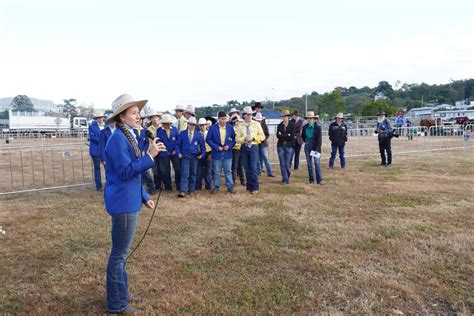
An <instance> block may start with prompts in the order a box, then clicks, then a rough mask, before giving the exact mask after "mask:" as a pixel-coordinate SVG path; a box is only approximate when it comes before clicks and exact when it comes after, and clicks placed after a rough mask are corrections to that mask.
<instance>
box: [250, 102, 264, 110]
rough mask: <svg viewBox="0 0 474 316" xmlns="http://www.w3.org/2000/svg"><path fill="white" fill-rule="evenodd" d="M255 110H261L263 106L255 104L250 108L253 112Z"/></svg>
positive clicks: (258, 103)
mask: <svg viewBox="0 0 474 316" xmlns="http://www.w3.org/2000/svg"><path fill="white" fill-rule="evenodd" d="M256 108H261V109H263V105H262V103H260V102H255V104H254V105H253V106H252V110H255V109H256Z"/></svg>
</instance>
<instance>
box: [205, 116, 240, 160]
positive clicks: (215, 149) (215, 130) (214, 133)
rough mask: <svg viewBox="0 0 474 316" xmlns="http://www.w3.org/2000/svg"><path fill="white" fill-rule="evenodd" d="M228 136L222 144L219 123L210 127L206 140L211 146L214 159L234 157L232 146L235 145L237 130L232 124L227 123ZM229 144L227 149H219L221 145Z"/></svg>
mask: <svg viewBox="0 0 474 316" xmlns="http://www.w3.org/2000/svg"><path fill="white" fill-rule="evenodd" d="M225 131H226V136H225V142H224V144H221V132H220V129H219V124H214V125H212V126H211V127H210V128H209V132H208V133H207V137H206V142H207V143H208V144H209V146H211V148H212V153H211V157H212V159H214V160H217V159H221V158H222V157H224V159H230V158H232V148H233V147H234V146H235V131H234V127H233V126H232V125H230V124H226V127H225ZM226 145H227V146H229V150H227V151H219V147H224V146H226Z"/></svg>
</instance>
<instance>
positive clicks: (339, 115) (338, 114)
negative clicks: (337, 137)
mask: <svg viewBox="0 0 474 316" xmlns="http://www.w3.org/2000/svg"><path fill="white" fill-rule="evenodd" d="M336 118H340V119H343V118H344V114H342V113H337V115H336Z"/></svg>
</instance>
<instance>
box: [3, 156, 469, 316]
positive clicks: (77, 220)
mask: <svg viewBox="0 0 474 316" xmlns="http://www.w3.org/2000/svg"><path fill="white" fill-rule="evenodd" d="M326 163H327V161H324V166H325V165H326ZM346 169H347V170H345V171H344V172H343V171H341V170H340V169H335V170H334V171H332V172H331V173H328V170H327V169H326V168H324V169H323V175H324V177H325V185H324V186H314V185H311V186H310V185H308V184H307V183H306V182H307V174H306V171H305V166H304V165H303V166H302V170H299V171H297V172H294V173H293V174H292V177H293V178H292V181H293V183H291V184H290V185H289V186H284V185H281V184H280V182H279V181H280V179H279V178H273V179H271V178H267V177H266V176H263V177H262V182H263V184H262V188H261V191H260V193H259V195H256V196H253V195H249V194H247V193H245V191H244V189H243V187H240V186H239V187H237V192H238V194H237V195H234V196H230V195H227V194H225V193H224V192H221V193H219V194H217V195H216V196H211V195H209V194H208V193H205V192H203V193H201V194H199V195H197V196H193V197H187V198H186V199H183V200H178V199H177V198H176V196H175V194H172V195H170V194H168V195H165V194H164V195H162V196H161V201H160V202H159V207H158V211H157V215H156V217H155V220H154V222H153V223H152V225H151V228H150V231H149V233H148V236H147V237H146V239H145V241H144V243H143V244H142V246H141V247H140V248H139V249H138V250H137V252H136V253H135V254H134V256H133V257H132V259H131V260H130V262H129V263H128V272H129V278H130V287H131V292H132V293H134V294H135V295H140V296H142V297H143V298H144V302H143V303H142V304H140V305H138V306H137V307H139V308H141V309H143V310H144V311H146V312H148V313H149V314H170V313H185V314H241V313H244V314H250V313H251V314H266V313H271V314H289V313H304V314H307V313H315V312H327V313H334V314H342V313H343V314H346V313H357V314H362V313H363V314H367V313H369V314H370V313H374V314H389V313H395V314H400V313H405V314H413V313H442V314H446V313H455V312H456V313H463V314H466V315H467V314H472V313H474V294H473V293H474V233H473V232H474V151H473V150H472V149H471V150H469V151H467V152H465V151H463V150H459V151H451V152H437V153H432V154H426V153H424V154H420V155H401V156H400V155H399V156H395V158H394V166H393V167H392V168H388V169H387V168H383V167H380V166H378V160H377V159H376V158H375V157H367V158H363V159H359V160H355V159H349V160H348V166H347V168H346ZM224 191H225V190H224ZM150 215H151V212H150V210H144V211H142V214H141V217H140V222H139V227H138V229H137V236H136V238H135V242H137V241H138V239H139V237H141V234H142V233H143V230H144V228H145V226H146V224H147V222H148V220H149V217H150ZM0 225H1V226H2V227H3V229H4V230H5V231H6V234H5V235H1V234H0V258H1V261H0V313H31V314H45V315H46V314H48V315H50V314H85V313H94V314H97V313H104V311H105V309H104V306H105V305H104V298H105V285H104V284H105V265H106V261H107V256H108V252H109V250H110V236H109V235H110V233H109V230H110V219H109V216H108V215H107V214H106V213H105V211H104V207H103V199H102V196H101V195H100V193H98V192H96V191H95V190H93V189H92V186H91V187H88V188H73V189H68V190H66V189H64V190H57V191H43V192H36V193H23V194H17V195H8V196H2V197H0Z"/></svg>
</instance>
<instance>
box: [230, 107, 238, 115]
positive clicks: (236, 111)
mask: <svg viewBox="0 0 474 316" xmlns="http://www.w3.org/2000/svg"><path fill="white" fill-rule="evenodd" d="M233 113H240V111H239V110H237V109H236V108H232V109H230V111H229V115H231V114H233Z"/></svg>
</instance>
